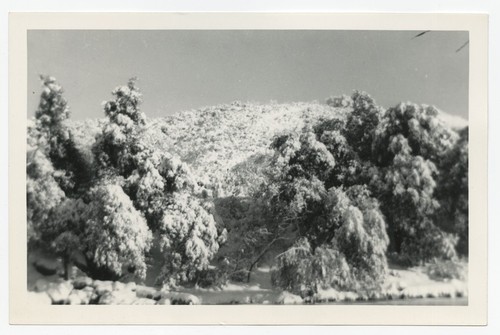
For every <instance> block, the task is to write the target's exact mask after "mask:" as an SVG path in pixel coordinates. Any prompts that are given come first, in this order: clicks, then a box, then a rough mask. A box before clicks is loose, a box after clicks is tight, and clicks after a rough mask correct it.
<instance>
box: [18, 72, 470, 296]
mask: <svg viewBox="0 0 500 335" xmlns="http://www.w3.org/2000/svg"><path fill="white" fill-rule="evenodd" d="M42 83H43V88H44V89H43V91H42V95H41V99H40V104H39V107H38V110H37V111H36V115H35V118H34V120H32V122H31V123H30V125H29V127H28V152H27V200H28V239H29V245H30V247H43V248H46V249H48V250H50V251H52V252H54V253H56V254H58V255H60V256H61V257H62V258H63V259H64V261H65V264H67V265H68V266H69V265H70V264H71V262H72V261H73V260H74V259H75V255H76V254H78V255H80V256H83V258H84V260H85V261H84V262H80V264H79V266H80V267H81V268H82V270H84V271H86V272H87V273H88V274H89V275H90V276H91V277H93V278H98V279H119V278H121V277H122V276H124V275H128V274H133V275H134V276H136V277H138V278H144V277H145V276H146V272H147V270H148V263H151V262H150V258H151V257H152V254H153V253H154V254H155V255H159V256H158V257H159V258H160V259H155V260H154V262H155V265H156V266H160V267H161V270H160V271H159V275H158V278H157V281H158V283H160V284H163V285H167V286H175V285H179V284H185V283H194V282H195V283H198V284H200V285H202V284H206V285H212V284H214V283H215V282H218V283H223V282H225V281H226V280H228V279H233V280H250V275H251V273H252V271H253V269H255V267H256V266H257V265H258V264H259V263H261V262H262V261H267V262H269V263H271V264H272V265H274V266H275V270H274V272H273V275H272V281H273V284H274V285H276V286H278V287H280V288H282V289H286V290H288V291H291V292H295V293H298V294H302V295H304V294H310V293H311V292H316V291H317V290H318V289H319V288H325V287H333V288H336V289H339V290H356V291H360V290H366V291H373V290H377V289H378V288H380V285H381V284H382V281H383V279H384V277H385V275H386V273H387V268H388V259H390V260H392V261H398V262H401V263H404V264H405V265H415V264H419V263H422V262H427V261H429V260H432V259H435V258H438V259H455V258H456V257H460V256H461V255H462V256H463V255H465V256H466V255H467V253H468V129H467V128H465V129H462V130H460V131H458V132H457V131H455V130H453V129H450V128H449V127H448V126H447V125H445V124H444V123H443V122H441V121H440V120H439V118H438V111H437V110H436V109H435V108H433V107H429V106H418V105H414V104H404V103H402V104H399V105H397V106H395V107H393V108H390V109H388V110H385V109H383V108H381V107H379V106H377V105H376V103H375V101H374V100H373V99H372V98H371V97H370V96H369V95H367V94H366V93H363V92H357V91H356V92H354V93H353V94H352V96H350V97H348V96H342V97H337V98H330V99H328V101H327V104H328V105H331V106H333V107H335V109H333V108H332V109H330V107H328V106H325V107H321V108H322V110H321V113H320V114H321V115H322V118H319V116H318V115H320V114H318V115H310V116H308V113H310V114H312V112H311V110H309V109H306V110H304V111H303V112H304V113H303V114H304V120H302V121H304V122H303V123H302V124H304V125H305V126H304V127H303V129H297V127H295V128H293V129H292V131H289V132H287V133H284V134H283V133H282V134H281V135H279V136H275V137H274V138H272V139H271V137H270V136H269V138H267V137H266V138H264V137H262V136H260V137H259V136H257V135H256V134H243V135H242V134H240V135H238V134H233V133H231V134H230V136H229V135H227V134H222V135H220V136H219V133H221V132H223V131H222V130H221V129H217V124H219V121H220V120H219V119H218V118H217V115H216V113H215V112H213V111H205V112H203V113H201V115H202V116H203V119H200V120H204V122H209V125H210V127H211V128H210V129H212V131H211V133H210V134H208V135H206V136H209V137H210V140H209V139H207V141H208V142H209V143H201V144H199V145H196V143H198V142H196V143H191V142H189V143H183V144H182V145H183V146H187V148H191V149H190V150H205V151H207V152H205V153H200V155H201V154H206V155H207V157H208V158H209V159H211V160H213V159H214V157H215V156H217V155H215V156H214V154H212V152H218V151H217V150H218V149H220V148H215V146H218V145H219V142H220V143H221V144H220V145H222V146H223V149H224V150H222V153H224V155H222V154H220V155H219V156H217V161H216V162H214V163H213V164H212V163H210V164H212V165H210V164H208V163H207V162H205V161H200V162H197V163H196V164H197V165H196V164H195V165H196V166H198V165H199V166H201V167H200V169H201V170H200V171H212V170H217V169H219V170H220V169H222V167H225V166H226V165H227V164H229V163H228V162H226V161H223V159H222V158H220V157H221V155H222V156H223V157H226V156H228V155H229V156H231V155H233V154H232V151H234V148H233V147H232V146H231V144H232V141H231V139H233V140H234V138H236V136H239V137H238V138H243V139H244V142H245V143H247V142H249V141H250V140H251V139H253V138H254V137H255V136H257V137H259V139H258V141H260V142H266V143H265V147H263V148H260V147H259V148H260V149H259V150H256V152H255V153H254V154H253V155H251V156H249V158H248V159H247V160H246V161H244V162H240V163H238V164H236V165H234V166H228V167H232V169H231V170H228V169H224V171H222V172H220V173H222V174H224V173H225V175H227V176H229V177H227V176H226V178H225V179H224V182H225V184H227V185H224V187H226V188H227V189H229V190H231V189H237V190H240V192H220V191H219V190H218V188H220V187H221V185H220V180H221V178H218V174H217V173H219V172H217V171H218V170H217V171H216V172H214V173H211V174H207V175H204V176H202V177H200V176H199V174H200V173H198V176H197V177H195V175H196V174H195V173H193V172H192V171H191V169H190V166H188V165H187V164H186V163H185V162H183V161H181V160H180V159H179V158H177V157H176V156H175V155H173V154H171V153H169V152H166V151H165V150H162V149H161V143H157V144H156V145H151V133H150V132H148V127H147V123H148V120H147V119H146V116H145V115H144V114H143V113H142V112H141V110H140V104H141V101H142V96H141V93H140V91H139V89H138V88H137V85H136V81H135V80H133V79H132V80H130V81H129V82H128V84H127V85H125V86H120V87H117V88H116V89H115V90H113V91H112V94H113V99H111V100H110V101H107V102H106V103H105V104H104V114H105V117H106V119H105V121H104V122H101V123H100V124H99V127H100V129H99V132H98V133H97V136H96V138H95V140H93V141H92V142H91V144H90V146H91V148H90V150H89V148H82V147H81V144H79V143H78V140H77V139H76V137H75V136H74V134H73V133H72V128H71V127H70V126H69V123H68V122H69V121H68V120H69V108H68V106H67V102H66V100H65V99H64V98H63V96H62V93H63V91H62V88H61V87H60V86H59V85H58V84H57V83H56V81H55V79H54V78H52V77H42ZM233 107H234V108H236V107H238V108H240V107H239V106H233ZM323 109H324V110H323ZM339 109H340V110H342V113H340V112H335V111H338V110H339ZM325 111H326V112H328V111H331V114H332V115H327V114H328V113H324V112H325ZM259 115H267V114H266V111H264V110H262V111H260V110H259V111H258V112H255V113H250V116H251V122H253V123H255V124H259V125H260V124H261V123H262V124H265V122H261V123H259V122H260V121H259V120H260V119H259ZM188 116H190V117H191V119H192V120H191V119H190V120H191V121H192V122H191V123H193V122H194V123H193V124H194V125H196V127H198V126H200V127H201V125H200V120H198V119H196V115H195V114H193V115H191V114H189V115H188ZM221 117H223V118H224V120H225V122H226V124H225V127H230V126H231V123H232V122H233V119H234V120H239V116H238V115H231V113H226V112H224V113H223V114H222V116H221ZM234 122H235V121H234ZM238 122H240V123H242V122H241V120H239V121H238ZM240 123H238V125H239V124H240ZM182 127H184V128H185V127H186V125H183V126H182ZM184 128H182V129H184ZM159 129H160V130H159V131H160V132H162V134H163V133H165V134H164V135H168V134H167V133H168V132H169V131H172V132H176V131H177V132H176V133H175V134H173V135H172V138H174V139H176V141H181V142H182V136H181V134H179V130H176V128H175V125H173V124H172V125H168V127H167V126H163V127H161V128H159ZM196 129H198V128H196ZM185 131H189V129H187V128H186V129H185ZM231 131H232V132H236V133H238V132H244V131H245V130H244V129H243V128H242V127H240V126H238V127H237V129H231ZM261 132H262V133H265V134H267V133H271V132H272V130H271V129H267V128H266V129H264V130H262V131H261ZM259 134H260V133H259ZM233 135H234V136H233ZM192 136H193V137H196V136H194V135H192ZM196 138H197V137H196ZM176 141H174V142H176ZM197 141H200V138H197ZM242 141H243V140H242ZM226 142H227V143H226ZM260 142H259V143H260ZM269 142H270V143H269ZM86 145H87V146H88V145H89V144H88V143H87V144H86ZM246 145H247V146H248V148H247V149H248V150H247V151H249V152H250V151H252V150H253V149H252V148H253V147H252V144H249V143H247V144H246ZM263 145H264V144H263ZM266 146H267V148H266ZM194 147H196V148H194ZM182 148H184V147H182ZM182 148H180V149H179V148H178V150H180V151H182V150H181V149H182ZM250 149H252V150H250ZM261 149H262V150H261ZM230 154H231V155H230ZM186 155H187V156H186V157H191V156H192V155H189V154H186ZM196 156H198V158H199V157H200V156H199V155H196ZM212 156H213V157H212ZM229 156H228V157H229ZM233 156H234V155H233ZM233 156H231V157H232V158H231V159H233V160H236V158H238V157H236V158H234V157H233ZM183 157H184V156H183ZM191 158H192V159H195V158H193V157H191ZM208 158H207V159H208ZM228 159H229V158H228ZM221 160H222V161H221ZM210 162H211V161H210ZM193 164H194V163H193ZM195 165H193V166H195ZM219 177H220V176H219ZM200 178H201V179H200ZM249 179H251V180H249ZM212 181H215V182H212ZM242 190H243V191H242ZM80 258H81V257H80ZM212 264H213V265H216V267H211V266H210V265H212ZM214 269H215V270H214Z"/></svg>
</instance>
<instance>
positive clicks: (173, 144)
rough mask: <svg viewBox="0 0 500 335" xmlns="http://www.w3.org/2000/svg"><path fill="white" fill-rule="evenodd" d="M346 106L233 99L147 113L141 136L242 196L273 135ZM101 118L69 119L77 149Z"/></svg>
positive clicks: (448, 118)
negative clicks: (159, 113)
mask: <svg viewBox="0 0 500 335" xmlns="http://www.w3.org/2000/svg"><path fill="white" fill-rule="evenodd" d="M350 111H351V108H350V107H347V108H334V107H331V106H329V105H326V104H320V103H307V102H296V103H288V104H277V103H271V104H256V103H241V102H233V103H231V104H224V105H218V106H210V107H204V108H200V109H193V110H188V111H183V112H180V113H177V114H173V115H169V116H165V117H162V118H151V119H148V120H147V124H146V130H145V136H144V139H145V141H146V143H148V144H149V145H151V146H152V147H155V148H158V149H160V150H161V151H163V152H169V153H171V154H174V155H177V156H179V158H180V159H181V160H182V161H183V162H185V163H187V164H188V165H189V166H190V168H191V170H192V172H193V174H194V176H195V177H196V179H197V180H198V181H199V182H202V183H203V184H204V185H210V186H211V188H215V189H218V192H219V193H218V194H217V195H218V196H227V195H238V196H242V195H247V193H248V192H249V187H252V185H254V186H256V185H257V184H258V180H259V178H261V177H262V176H261V175H260V174H259V173H258V171H256V170H259V166H260V165H262V164H264V163H265V162H266V156H268V155H270V154H271V151H270V149H269V145H270V143H271V139H272V138H273V137H274V136H275V135H279V134H285V133H290V132H294V131H300V130H301V129H302V128H303V127H304V126H306V125H308V124H309V125H314V124H315V123H317V122H318V121H319V120H328V119H334V118H345V116H346V115H347V114H348V113H349V112H350ZM439 119H440V120H441V121H442V122H444V123H445V124H447V125H448V126H450V127H451V128H456V129H459V128H462V127H465V126H466V125H467V120H465V119H462V118H460V117H458V116H453V115H450V114H446V113H444V112H442V111H440V114H439ZM100 122H101V120H85V121H76V122H71V123H70V128H71V129H72V132H73V134H74V136H75V137H76V138H77V142H78V143H80V147H81V148H82V149H87V150H88V148H89V146H90V145H91V143H92V141H93V138H94V137H95V135H96V134H97V133H98V132H99V128H98V125H99V123H100Z"/></svg>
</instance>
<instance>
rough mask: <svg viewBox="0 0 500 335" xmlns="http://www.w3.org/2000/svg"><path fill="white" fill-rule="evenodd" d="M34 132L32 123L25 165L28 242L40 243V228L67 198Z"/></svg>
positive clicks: (35, 130)
mask: <svg viewBox="0 0 500 335" xmlns="http://www.w3.org/2000/svg"><path fill="white" fill-rule="evenodd" d="M34 133H35V134H34ZM37 133H38V131H37V129H36V127H35V125H34V124H33V123H31V126H29V127H28V150H27V166H26V196H27V214H28V217H27V220H28V221H27V223H28V225H27V226H28V243H29V244H43V239H42V227H43V225H44V224H45V223H46V222H47V221H49V220H50V218H51V215H52V212H53V210H54V209H55V208H57V206H58V205H59V204H60V203H61V201H63V200H64V199H65V197H66V196H65V194H64V191H63V190H62V189H61V187H60V186H59V183H58V182H57V180H56V178H57V175H58V171H56V170H55V169H54V167H53V166H52V163H51V161H50V160H49V159H48V158H47V156H46V155H45V153H44V150H43V149H44V143H40V139H41V138H43V137H39V136H38V134H37Z"/></svg>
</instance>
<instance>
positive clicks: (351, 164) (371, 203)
mask: <svg viewBox="0 0 500 335" xmlns="http://www.w3.org/2000/svg"><path fill="white" fill-rule="evenodd" d="M330 102H335V103H336V104H339V105H342V106H345V105H351V106H352V111H351V112H350V113H349V114H348V115H347V117H346V118H336V119H329V120H325V121H323V122H319V123H317V124H316V125H315V126H313V127H306V128H304V129H303V131H302V132H299V133H293V134H287V135H282V136H280V137H277V138H276V139H275V140H274V142H273V144H272V147H273V148H274V149H275V156H274V159H273V163H272V165H271V171H270V175H271V178H270V180H271V181H270V187H268V188H267V197H268V199H269V205H270V206H271V207H272V208H274V209H275V220H277V221H278V222H289V224H290V225H293V226H295V231H296V239H295V243H294V244H293V245H291V246H290V248H289V249H287V250H286V251H285V252H283V253H282V254H281V255H279V256H278V258H277V261H278V266H277V271H276V273H275V276H274V281H275V284H276V285H278V286H280V287H283V288H286V289H288V290H292V291H294V292H302V293H303V291H304V290H306V291H307V290H309V291H310V290H312V291H314V290H317V288H318V287H320V286H326V287H334V288H337V289H355V290H360V289H367V290H372V289H374V288H376V287H377V285H380V283H381V282H382V280H383V278H384V275H385V272H386V270H387V256H388V255H391V256H394V257H393V259H394V260H395V261H399V262H402V263H404V264H406V265H416V264H419V263H422V262H426V261H429V260H431V259H436V258H437V259H455V258H456V257H458V256H459V255H460V254H461V255H467V250H468V249H467V244H468V238H467V234H468V228H467V227H468V192H467V190H468V139H467V133H468V129H467V128H466V129H463V130H461V131H460V132H459V133H457V132H455V131H454V130H452V129H450V128H448V127H447V126H446V125H445V124H443V123H442V122H440V121H439V119H438V117H437V116H438V111H437V110H436V109H435V108H433V107H429V106H418V105H415V104H405V103H401V104H399V105H397V106H396V107H393V108H390V109H388V110H384V109H383V108H381V107H379V106H377V105H376V104H375V101H374V100H373V99H372V98H371V97H370V96H369V95H367V94H366V93H362V92H354V94H353V95H352V96H351V98H350V99H346V98H345V97H344V98H338V99H331V101H330Z"/></svg>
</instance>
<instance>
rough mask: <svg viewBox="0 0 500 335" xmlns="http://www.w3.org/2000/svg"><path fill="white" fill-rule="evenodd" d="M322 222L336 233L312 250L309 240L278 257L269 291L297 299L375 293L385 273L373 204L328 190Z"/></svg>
mask: <svg viewBox="0 0 500 335" xmlns="http://www.w3.org/2000/svg"><path fill="white" fill-rule="evenodd" d="M325 207H327V208H328V209H329V212H328V215H327V216H326V217H325V221H329V222H330V225H331V226H332V227H335V229H334V233H333V234H332V235H333V236H331V238H330V239H329V240H327V241H324V242H323V243H322V244H319V245H317V246H316V247H313V246H312V244H311V243H310V238H308V237H300V238H299V239H298V240H297V242H296V243H295V244H294V245H293V246H292V247H291V248H289V249H287V250H286V251H285V252H283V253H282V254H280V255H278V256H277V266H276V271H275V272H274V273H273V275H272V279H273V283H274V285H276V286H278V287H280V288H282V289H284V290H288V291H291V292H295V293H297V294H301V295H308V294H312V293H314V292H317V290H318V289H319V288H329V287H333V288H335V289H338V290H357V291H360V290H367V291H371V290H377V289H379V288H380V286H381V284H382V282H383V280H384V277H385V274H386V272H387V259H386V250H387V245H388V242H389V239H388V237H387V234H386V233H385V222H384V219H383V216H382V214H381V213H380V211H379V208H378V203H377V201H376V200H375V199H373V198H371V197H370V196H369V191H368V190H367V189H366V188H364V187H358V186H355V187H353V188H350V189H348V190H347V192H344V191H343V190H342V189H340V188H331V189H330V190H329V192H328V197H327V200H326V203H325Z"/></svg>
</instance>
